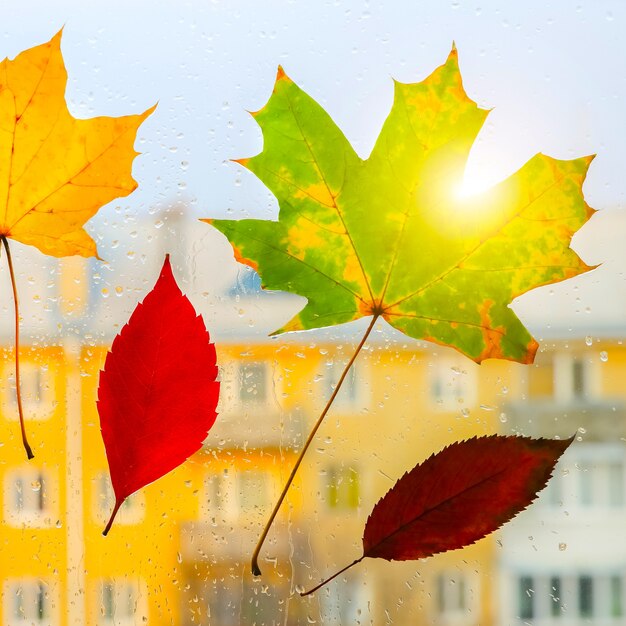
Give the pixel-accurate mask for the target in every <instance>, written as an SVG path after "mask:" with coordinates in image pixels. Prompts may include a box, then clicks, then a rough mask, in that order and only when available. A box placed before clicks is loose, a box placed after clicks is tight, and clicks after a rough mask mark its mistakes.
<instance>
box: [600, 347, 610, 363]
mask: <svg viewBox="0 0 626 626" xmlns="http://www.w3.org/2000/svg"><path fill="white" fill-rule="evenodd" d="M600 360H601V361H602V362H603V363H606V362H607V361H608V360H609V355H608V353H607V352H606V350H602V352H600Z"/></svg>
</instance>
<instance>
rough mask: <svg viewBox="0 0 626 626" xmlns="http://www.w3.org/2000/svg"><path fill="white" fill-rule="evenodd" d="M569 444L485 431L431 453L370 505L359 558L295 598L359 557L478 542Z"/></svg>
mask: <svg viewBox="0 0 626 626" xmlns="http://www.w3.org/2000/svg"><path fill="white" fill-rule="evenodd" d="M572 441H574V437H571V438H570V439H565V440H553V439H530V438H529V437H503V436H500V435H491V436H489V437H474V438H472V439H469V440H468V441H457V442H455V443H453V444H452V445H449V446H448V447H447V448H444V449H443V450H442V451H441V452H439V453H438V454H433V455H432V456H431V457H429V458H428V459H426V461H424V462H423V463H421V464H420V465H417V466H416V467H414V468H413V469H412V470H411V471H410V472H407V473H406V474H405V475H404V476H403V477H402V478H400V480H398V482H396V484H395V485H394V486H393V487H392V488H391V489H390V490H389V491H388V492H387V494H386V495H385V496H384V497H383V498H381V499H380V500H379V501H378V502H377V503H376V506H374V509H373V510H372V513H371V515H370V516H369V518H368V519H367V522H365V532H364V533H363V556H361V557H360V558H358V559H356V560H355V561H353V562H352V563H350V564H349V565H346V567H344V568H343V569H340V570H339V571H338V572H336V573H335V574H333V575H332V576H330V577H329V578H327V579H326V580H324V581H323V582H321V583H320V584H319V585H317V586H316V587H314V588H313V589H310V590H309V591H306V592H303V593H301V594H300V595H302V596H308V595H309V594H311V593H313V592H314V591H317V590H318V589H319V588H320V587H322V586H323V585H325V584H326V583H328V582H330V581H331V580H333V578H336V577H337V576H339V574H342V573H343V572H345V571H346V570H348V569H350V568H351V567H353V566H354V565H356V564H357V563H360V562H361V561H362V560H363V559H364V558H365V557H373V558H381V559H387V560H388V561H408V560H412V559H421V558H424V557H427V556H432V555H433V554H437V553H438V552H446V551H447V550H455V549H456V548H462V547H463V546H467V545H469V544H471V543H474V542H475V541H478V540H479V539H482V538H483V537H484V536H485V535H487V534H489V533H490V532H493V531H494V530H496V529H497V528H499V527H500V526H502V524H504V523H505V522H508V521H509V520H510V519H511V518H512V517H514V516H515V515H517V513H519V512H520V511H522V510H523V509H525V508H526V507H527V506H528V505H529V504H530V503H531V502H532V501H533V500H534V499H535V498H536V496H537V493H538V492H539V491H541V489H543V488H544V487H545V486H546V483H547V482H548V479H549V478H550V476H552V470H553V469H554V466H555V465H556V462H557V461H558V459H559V457H560V456H561V455H562V454H563V452H565V450H566V448H567V447H568V446H569V445H570V444H571V443H572Z"/></svg>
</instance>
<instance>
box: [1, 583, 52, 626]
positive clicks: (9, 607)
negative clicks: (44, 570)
mask: <svg viewBox="0 0 626 626" xmlns="http://www.w3.org/2000/svg"><path fill="white" fill-rule="evenodd" d="M2 604H3V605H4V607H5V617H4V619H5V622H4V623H6V624H8V625H9V626H18V625H19V626H27V625H29V626H30V625H32V624H36V625H37V626H50V625H51V624H52V622H53V616H52V602H51V598H50V591H49V589H48V585H47V584H46V583H45V582H44V581H41V580H19V581H8V582H7V584H5V587H4V598H3V603H2Z"/></svg>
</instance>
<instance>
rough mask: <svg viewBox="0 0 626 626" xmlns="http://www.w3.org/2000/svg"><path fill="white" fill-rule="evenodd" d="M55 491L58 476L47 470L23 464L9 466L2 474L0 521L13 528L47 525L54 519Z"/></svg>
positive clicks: (55, 510)
mask: <svg viewBox="0 0 626 626" xmlns="http://www.w3.org/2000/svg"><path fill="white" fill-rule="evenodd" d="M37 485H39V488H37ZM18 490H19V493H18ZM58 493H59V490H58V480H57V479H56V476H55V475H54V474H53V473H52V472H51V471H50V470H48V469H46V468H39V467H33V466H27V465H19V466H17V467H14V468H12V469H11V470H9V471H7V473H6V474H5V476H4V521H5V522H6V524H7V525H8V526H12V527H15V528H22V527H26V528H50V527H51V526H53V525H54V524H55V523H56V521H57V519H58ZM54 494H56V495H54ZM16 496H17V497H19V498H20V501H21V506H20V505H18V504H17V503H16V501H15V498H16Z"/></svg>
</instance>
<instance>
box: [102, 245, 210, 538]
mask: <svg viewBox="0 0 626 626" xmlns="http://www.w3.org/2000/svg"><path fill="white" fill-rule="evenodd" d="M216 377H217V366H216V357H215V346H214V344H212V343H210V339H209V333H208V332H207V330H206V327H205V325H204V322H203V320H202V318H201V317H200V316H199V315H198V316H196V312H195V311H194V308H193V306H192V304H191V302H189V300H188V299H187V297H186V296H184V295H183V294H182V293H181V291H180V289H179V288H178V285H177V284H176V281H175V280H174V276H173V275H172V268H171V265H170V261H169V255H168V256H167V257H166V258H165V263H164V264H163V269H162V270H161V275H160V276H159V279H158V280H157V283H156V285H155V286H154V289H153V290H152V291H151V292H150V293H149V294H148V295H147V296H146V298H145V299H144V301H143V303H140V304H138V305H137V308H136V309H135V310H134V311H133V314H132V315H131V317H130V320H129V321H128V323H127V324H126V325H125V326H124V328H122V330H121V332H120V334H119V335H118V336H117V337H116V338H115V341H114V342H113V346H112V348H111V351H110V352H109V353H108V354H107V358H106V362H105V364H104V369H103V370H102V372H101V373H100V385H99V388H98V412H99V414H100V427H101V429H102V438H103V440H104V446H105V448H106V454H107V458H108V461H109V471H110V473H111V482H112V484H113V489H114V491H115V501H116V502H115V509H114V511H113V514H112V516H111V519H110V521H109V523H108V525H107V527H106V529H105V533H104V534H106V533H107V532H108V530H109V528H110V527H111V524H112V522H113V518H114V517H115V514H116V513H117V510H118V509H119V507H120V505H121V504H122V502H123V501H124V500H125V499H126V498H127V497H128V496H129V495H130V494H131V493H134V492H135V491H137V490H138V489H140V488H141V487H143V486H145V485H147V484H148V483H151V482H153V481H155V480H156V479H157V478H160V477H161V476H163V475H164V474H167V472H169V471H171V470H173V469H174V468H176V467H178V466H179V465H180V464H181V463H183V462H184V461H185V460H186V459H187V458H189V457H190V456H191V455H192V454H193V453H194V452H196V451H197V450H199V449H200V447H201V446H202V442H203V441H204V439H205V438H206V436H207V433H208V431H209V429H210V428H211V426H213V423H214V422H215V418H216V415H217V414H216V411H215V408H216V406H217V400H218V396H219V383H218V382H217V381H216V380H215V379H216Z"/></svg>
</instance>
